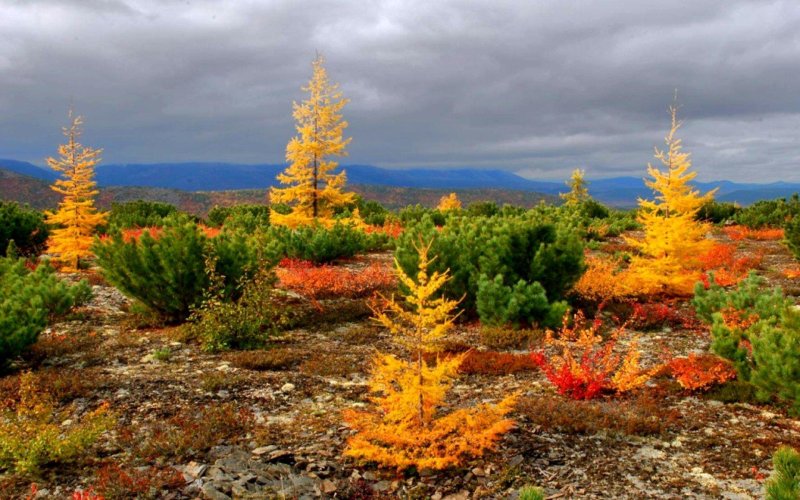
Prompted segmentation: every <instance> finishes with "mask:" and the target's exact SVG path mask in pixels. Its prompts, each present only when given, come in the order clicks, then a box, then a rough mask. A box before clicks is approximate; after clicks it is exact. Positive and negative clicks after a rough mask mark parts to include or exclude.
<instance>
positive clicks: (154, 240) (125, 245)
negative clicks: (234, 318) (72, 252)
mask: <svg viewBox="0 0 800 500" xmlns="http://www.w3.org/2000/svg"><path fill="white" fill-rule="evenodd" d="M268 250H269V249H267V248H263V249H262V248H259V247H258V245H256V244H255V243H254V242H253V241H252V239H251V238H250V237H248V235H246V234H244V233H243V232H228V231H223V232H222V233H221V234H219V235H217V236H215V237H209V236H206V234H205V232H204V231H202V230H201V228H200V227H199V226H198V225H197V224H196V223H195V222H194V221H192V220H191V219H189V218H188V217H186V216H180V215H179V216H170V217H168V218H166V219H164V225H163V227H162V230H161V231H160V232H159V233H158V234H157V235H156V236H153V235H151V234H150V233H149V232H147V231H145V232H144V233H143V234H142V235H141V236H140V237H138V238H125V237H124V236H123V233H122V232H120V231H114V232H112V235H111V237H110V239H108V240H105V241H102V240H101V241H98V242H97V243H96V244H95V246H94V251H95V254H96V255H97V264H98V265H99V266H100V267H101V268H102V269H103V275H104V276H105V278H106V279H107V280H108V281H109V282H110V283H112V284H113V285H114V286H116V287H117V288H119V289H120V290H121V291H122V292H123V293H124V294H126V295H128V296H129V297H132V298H134V299H136V300H138V301H140V302H141V303H143V304H144V305H146V306H147V307H148V308H150V309H152V310H153V311H154V312H156V313H158V314H159V315H160V316H162V317H163V318H164V319H165V320H167V321H172V322H177V321H182V320H184V319H186V318H187V317H188V316H189V314H190V312H191V311H192V309H193V308H195V307H196V306H198V305H199V304H200V302H201V301H202V299H203V297H204V293H205V291H206V289H207V288H208V287H209V284H210V273H211V272H213V273H215V274H217V275H219V276H222V277H223V282H222V286H221V289H220V293H221V296H222V297H223V298H225V299H234V298H236V297H237V296H238V295H239V294H240V290H239V288H238V284H239V283H240V282H241V281H242V280H243V279H246V278H247V277H248V276H251V275H252V274H253V273H254V272H255V270H256V269H257V268H258V267H259V266H262V265H272V264H274V260H275V259H274V256H271V257H268V256H267V252H268ZM262 261H263V262H262ZM265 262H272V264H265Z"/></svg>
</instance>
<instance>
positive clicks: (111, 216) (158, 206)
mask: <svg viewBox="0 0 800 500" xmlns="http://www.w3.org/2000/svg"><path fill="white" fill-rule="evenodd" d="M177 213H178V209H177V207H175V205H171V204H169V203H163V202H160V201H147V200H136V201H129V202H125V203H112V204H111V210H110V211H109V213H108V220H107V222H106V225H107V226H108V227H109V228H117V229H131V228H135V227H158V226H161V224H162V223H163V221H164V219H165V218H167V217H169V216H171V215H175V214H177Z"/></svg>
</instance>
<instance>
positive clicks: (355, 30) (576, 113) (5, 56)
mask: <svg viewBox="0 0 800 500" xmlns="http://www.w3.org/2000/svg"><path fill="white" fill-rule="evenodd" d="M0 39H2V40H3V43H2V44H0V157H12V158H18V159H26V160H32V161H34V162H37V163H41V162H42V160H43V158H44V157H45V156H47V155H50V154H53V153H54V151H55V147H56V145H57V144H58V143H59V141H60V136H59V131H60V127H61V126H62V125H63V124H64V121H65V115H66V109H67V107H68V106H69V103H70V102H73V103H74V105H75V107H76V109H77V110H78V111H79V112H80V113H81V114H83V115H84V116H85V118H86V135H85V142H87V143H89V144H92V145H95V146H98V147H103V148H104V149H105V159H106V161H107V162H155V161H190V160H206V161H236V162H270V163H272V162H279V161H282V159H283V156H284V147H285V144H286V141H287V140H288V139H289V137H290V136H291V135H292V133H293V125H292V119H291V102H292V100H300V99H302V98H303V97H304V96H303V93H302V92H301V91H300V87H301V86H302V85H303V84H304V83H305V82H306V81H307V80H308V77H309V75H310V60H311V59H312V58H313V56H314V53H315V50H320V51H321V52H323V53H324V54H325V56H326V58H327V60H328V64H327V66H328V70H329V73H330V76H331V78H332V79H333V80H334V81H338V82H339V83H340V84H341V87H342V90H343V91H344V92H345V94H346V95H347V97H349V98H350V99H351V103H350V104H349V105H348V107H347V108H346V109H345V116H346V118H347V119H348V121H349V122H350V128H349V129H348V131H349V134H350V135H352V136H353V138H354V140H353V143H352V146H351V148H350V158H348V159H347V160H346V161H347V162H353V163H372V164H377V165H383V166H396V167H404V166H427V165H430V166H450V165H458V166H465V165H474V166H485V167H500V168H506V169H509V170H514V171H518V172H521V173H523V174H525V175H530V176H534V177H540V178H563V177H565V176H566V175H567V174H568V172H569V171H570V170H571V169H572V168H573V167H575V166H583V167H585V168H587V170H588V171H589V174H590V175H591V176H597V177H599V176H609V175H620V174H633V175H643V173H644V167H645V165H646V164H647V162H648V161H650V160H651V158H652V148H653V146H660V145H661V142H662V140H663V136H664V133H665V132H666V128H667V126H668V116H667V114H666V107H667V105H668V104H669V103H670V101H671V99H672V94H673V91H674V89H675V88H678V89H679V96H680V101H681V104H682V110H681V113H682V116H683V118H684V119H685V121H686V125H685V127H684V129H683V132H682V137H683V138H684V141H685V144H686V147H687V149H688V150H689V151H691V152H692V153H693V156H694V159H695V164H696V166H697V168H698V171H699V172H700V178H701V179H720V178H729V179H735V180H755V181H767V180H778V179H782V180H795V181H797V180H800V174H798V173H797V172H798V169H797V166H798V163H799V162H798V160H800V158H799V157H800V152H798V151H800V147H799V146H798V144H797V142H798V137H799V136H800V134H799V133H798V132H800V89H799V88H798V86H797V83H796V82H798V81H800V64H798V61H800V4H798V3H797V2H796V1H794V0H785V1H761V0H759V1H734V0H728V1H716V0H710V1H704V2H696V1H675V2H662V1H650V0H639V1H636V2H630V1H622V0H618V1H611V0H609V1H603V2H580V1H573V2H557V1H547V2H545V1H535V2H533V1H532V2H526V1H522V0H520V1H499V0H486V1H469V0H451V1H437V2H427V1H422V0H419V1H409V0H394V1H390V0H385V1H384V0H375V1H352V2H340V1H335V0H329V1H315V2H311V1H291V0H275V1H256V0H229V1H212V0H204V1H203V0H201V1H197V0H192V1H165V0H105V1H104V0H84V1H79V0H74V1H67V0H26V1H8V0H0Z"/></svg>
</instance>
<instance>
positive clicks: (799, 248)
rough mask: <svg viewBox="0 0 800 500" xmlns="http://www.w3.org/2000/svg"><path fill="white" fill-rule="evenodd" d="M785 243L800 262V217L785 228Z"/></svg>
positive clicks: (788, 223)
mask: <svg viewBox="0 0 800 500" xmlns="http://www.w3.org/2000/svg"><path fill="white" fill-rule="evenodd" d="M783 232H784V242H785V243H786V246H787V247H789V251H790V252H792V255H794V258H795V259H798V260H800V217H795V218H793V219H792V220H791V221H789V222H787V223H786V224H785V225H784V226H783Z"/></svg>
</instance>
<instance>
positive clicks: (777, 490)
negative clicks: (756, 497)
mask: <svg viewBox="0 0 800 500" xmlns="http://www.w3.org/2000/svg"><path fill="white" fill-rule="evenodd" d="M772 464H773V467H774V468H775V470H774V472H773V473H772V476H771V477H770V478H769V481H767V483H766V498H767V500H795V499H797V498H800V453H798V452H797V451H795V449H794V448H791V447H789V446H781V447H780V448H778V451H776V452H775V454H774V455H773V456H772Z"/></svg>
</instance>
